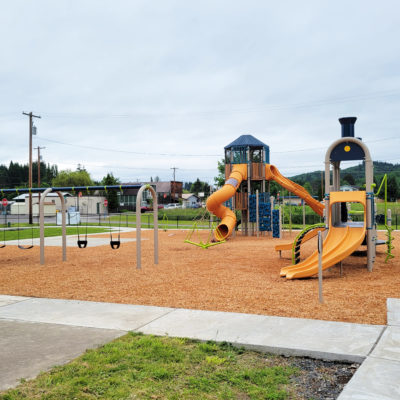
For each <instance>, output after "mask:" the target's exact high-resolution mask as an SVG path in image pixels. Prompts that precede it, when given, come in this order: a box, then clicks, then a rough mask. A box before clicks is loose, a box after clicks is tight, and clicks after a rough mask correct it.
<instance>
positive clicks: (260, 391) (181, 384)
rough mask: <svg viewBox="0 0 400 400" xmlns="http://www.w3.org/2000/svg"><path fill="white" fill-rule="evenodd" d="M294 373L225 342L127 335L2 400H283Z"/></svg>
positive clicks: (273, 359)
mask: <svg viewBox="0 0 400 400" xmlns="http://www.w3.org/2000/svg"><path fill="white" fill-rule="evenodd" d="M298 373H299V370H298V369H297V368H294V367H292V366H290V365H289V364H288V363H287V362H285V361H282V359H281V358H280V357H276V356H271V355H265V354H261V353H257V352H253V351H244V350H243V349H238V348H235V347H233V346H231V345H229V344H226V343H225V344H224V343H223V344H217V343H214V342H207V343H204V342H198V341H194V340H189V339H178V338H168V337H155V336H145V335H141V334H137V333H129V334H127V335H126V336H124V337H122V338H119V339H117V340H115V341H113V342H111V343H109V344H106V345H105V346H103V347H101V348H99V349H96V350H89V351H87V352H86V353H85V354H83V355H82V356H81V357H79V358H77V359H75V360H74V361H72V362H71V363H69V364H67V365H64V366H60V367H55V368H53V369H52V370H51V371H50V372H47V373H42V374H40V375H39V376H38V377H37V378H36V379H34V380H32V381H26V382H22V384H21V385H20V386H18V387H17V388H16V389H12V390H8V391H6V392H3V393H1V394H0V399H3V400H16V399H49V400H50V399H57V400H59V399H99V398H101V399H176V400H179V399H271V400H272V399H274V400H283V399H287V398H289V394H288V392H289V391H290V377H291V376H294V375H296V374H298ZM292 393H293V390H292Z"/></svg>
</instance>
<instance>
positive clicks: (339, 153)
mask: <svg viewBox="0 0 400 400" xmlns="http://www.w3.org/2000/svg"><path fill="white" fill-rule="evenodd" d="M364 159H365V153H364V150H363V148H362V147H361V146H360V145H359V144H358V143H354V142H342V143H339V144H338V145H337V146H335V147H334V148H333V150H332V152H331V161H350V160H364Z"/></svg>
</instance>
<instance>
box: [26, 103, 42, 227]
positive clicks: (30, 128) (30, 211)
mask: <svg viewBox="0 0 400 400" xmlns="http://www.w3.org/2000/svg"><path fill="white" fill-rule="evenodd" d="M22 114H23V115H27V116H29V175H28V180H29V182H28V186H29V187H30V188H31V187H32V128H33V118H41V116H40V115H33V113H32V111H31V112H30V113H26V112H23V113H22ZM32 223H33V220H32V193H31V192H29V224H30V225H32Z"/></svg>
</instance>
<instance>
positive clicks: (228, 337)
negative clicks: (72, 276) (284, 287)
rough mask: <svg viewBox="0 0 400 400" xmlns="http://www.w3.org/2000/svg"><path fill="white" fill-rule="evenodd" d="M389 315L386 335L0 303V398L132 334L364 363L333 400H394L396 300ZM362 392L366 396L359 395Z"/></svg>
mask: <svg viewBox="0 0 400 400" xmlns="http://www.w3.org/2000/svg"><path fill="white" fill-rule="evenodd" d="M388 307H389V314H390V316H391V317H390V319H389V321H390V323H391V325H393V326H389V327H386V326H377V325H362V324H351V323H340V322H331V321H317V320H306V319H298V318H285V317H270V316H263V315H252V314H239V313H227V312H215V311H199V310H185V309H174V308H163V307H152V306H135V305H126V304H111V303H97V302H86V301H75V300H55V299H40V298H29V297H15V296H0V390H4V389H6V388H8V387H12V386H15V385H16V384H17V383H18V381H19V379H21V378H33V377H34V376H36V375H37V374H38V373H39V372H40V371H42V370H46V369H49V368H51V367H52V366H54V365H56V364H62V363H65V362H68V361H69V360H71V359H73V358H75V357H76V356H78V355H79V354H81V353H82V352H83V351H84V350H85V349H86V348H90V347H95V346H99V345H101V344H103V343H105V342H107V341H109V340H112V339H114V338H116V337H118V336H121V335H123V334H125V333H126V332H128V331H138V332H143V333H146V334H155V335H169V336H178V337H188V338H194V339H200V340H216V341H227V342H230V343H233V344H236V345H238V346H244V347H246V348H251V349H257V350H261V351H265V352H272V353H276V354H284V355H297V356H309V357H313V358H322V359H327V360H342V361H349V362H355V361H356V362H363V364H362V366H361V367H360V368H359V370H358V371H357V372H356V374H355V375H354V377H353V379H352V380H351V381H350V382H349V384H348V385H347V386H346V388H345V390H344V391H343V392H342V394H341V396H340V397H339V398H340V399H341V400H348V399H358V400H359V399H375V400H376V399H393V400H394V399H399V398H400V390H399V382H400V337H399V336H400V300H395V299H392V300H391V301H389V302H388ZM396 324H397V325H396ZM364 360H365V361H364ZM375 365H377V366H378V367H379V368H380V369H377V368H375ZM383 371H384V378H385V379H384V381H382V379H383V378H382V377H381V374H382V373H383ZM379 379H381V380H380V381H378V380H379ZM378 382H380V383H379V384H378ZM382 382H384V387H382ZM367 384H369V386H367V388H368V389H366V390H364V389H363V388H365V387H366V385H367Z"/></svg>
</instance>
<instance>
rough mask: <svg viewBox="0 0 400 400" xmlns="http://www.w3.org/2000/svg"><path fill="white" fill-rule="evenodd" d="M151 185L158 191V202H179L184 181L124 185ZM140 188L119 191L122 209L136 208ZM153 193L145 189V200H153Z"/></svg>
mask: <svg viewBox="0 0 400 400" xmlns="http://www.w3.org/2000/svg"><path fill="white" fill-rule="evenodd" d="M137 184H140V185H147V184H148V185H151V186H152V187H153V188H154V189H155V191H156V192H157V201H158V204H168V203H174V202H178V201H179V199H181V198H182V192H183V182H177V181H169V182H129V183H123V185H137ZM138 191H139V189H137V188H134V189H124V190H123V191H122V193H121V192H118V196H119V205H120V207H121V208H122V209H126V210H133V211H134V210H136V197H137V193H138ZM151 198H152V197H151V193H150V192H149V191H148V190H145V191H144V193H143V202H145V203H146V202H148V201H151Z"/></svg>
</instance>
